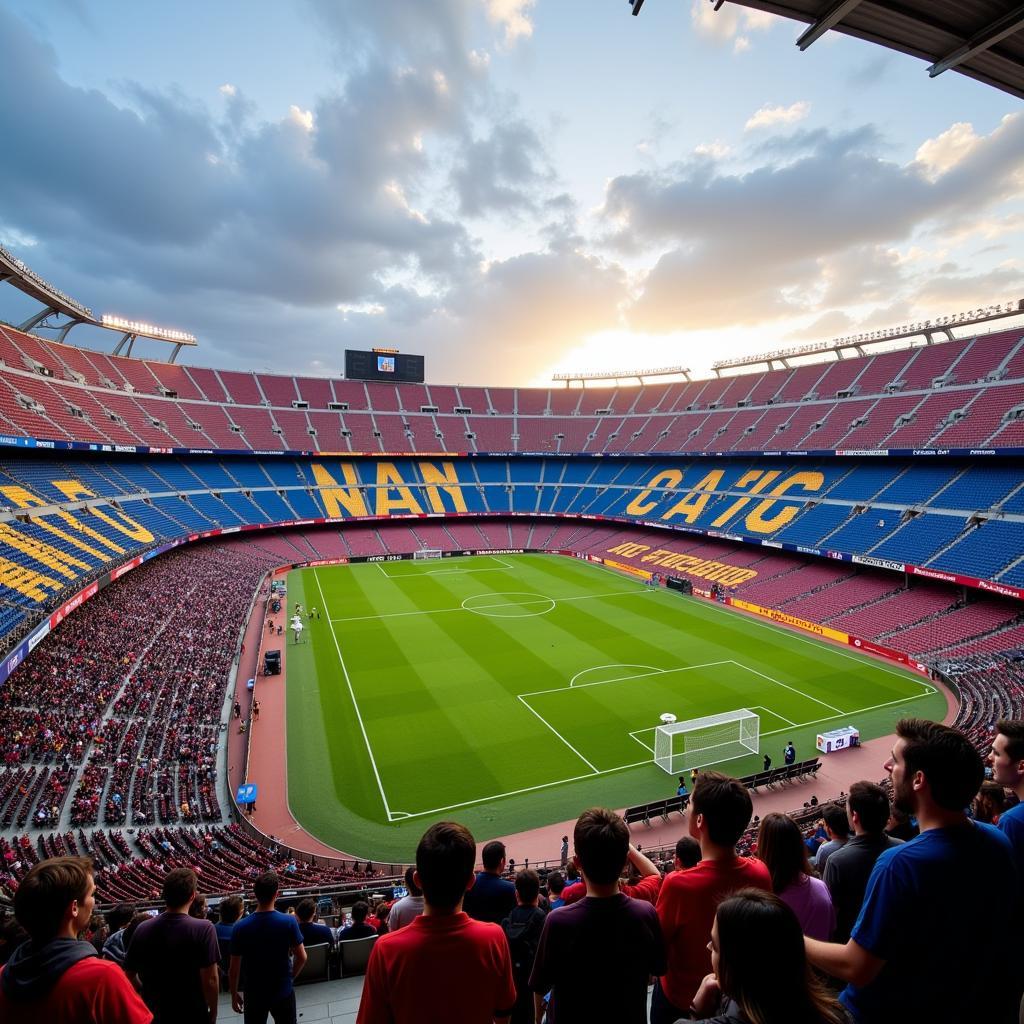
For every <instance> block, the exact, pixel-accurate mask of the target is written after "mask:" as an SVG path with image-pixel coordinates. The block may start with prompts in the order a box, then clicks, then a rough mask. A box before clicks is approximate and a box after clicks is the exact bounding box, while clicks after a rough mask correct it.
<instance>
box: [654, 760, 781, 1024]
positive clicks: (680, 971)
mask: <svg viewBox="0 0 1024 1024" xmlns="http://www.w3.org/2000/svg"><path fill="white" fill-rule="evenodd" d="M753 812H754V806H753V804H752V802H751V800H750V794H749V793H748V792H747V787H746V786H744V785H743V783H742V782H739V781H738V780H737V779H731V778H729V777H728V776H727V775H723V774H722V773H721V772H714V771H704V772H701V773H700V775H699V777H698V781H697V786H696V788H695V789H694V791H693V797H692V799H691V802H690V810H689V815H688V818H689V830H690V835H691V836H693V838H694V839H696V840H697V841H698V842H699V843H700V849H701V860H700V862H699V863H698V864H697V865H696V866H695V867H692V868H689V869H687V870H685V871H673V872H672V873H671V874H669V875H668V876H667V877H666V878H665V881H664V882H663V883H662V886H661V892H660V893H659V894H658V904H657V907H658V919H659V920H660V921H661V930H662V933H663V934H664V936H665V945H666V946H667V948H668V971H667V972H666V973H665V975H664V976H663V977H661V978H659V979H658V981H657V983H656V984H655V986H654V995H653V996H652V998H651V1024H671V1022H673V1021H676V1020H679V1018H680V1017H686V1016H689V1015H690V1004H691V1003H692V1002H693V997H694V996H695V995H696V994H697V989H698V988H699V987H700V983H701V980H702V979H703V978H704V976H705V975H706V974H708V973H710V971H711V954H710V953H709V952H708V948H707V945H708V938H709V936H710V935H711V925H712V924H713V922H714V920H715V910H716V908H717V907H718V904H719V903H720V902H721V901H722V900H723V899H724V898H725V897H726V896H728V895H729V894H730V893H733V892H735V891H736V890H737V889H744V888H747V887H749V886H753V887H755V888H758V889H768V890H771V887H772V880H771V876H770V875H769V873H768V869H767V868H766V867H765V866H764V864H762V863H761V862H760V861H759V860H754V859H752V858H748V857H738V856H736V843H737V841H738V840H739V838H740V836H741V835H743V832H744V829H746V827H747V825H749V824H750V818H751V815H752V814H753Z"/></svg>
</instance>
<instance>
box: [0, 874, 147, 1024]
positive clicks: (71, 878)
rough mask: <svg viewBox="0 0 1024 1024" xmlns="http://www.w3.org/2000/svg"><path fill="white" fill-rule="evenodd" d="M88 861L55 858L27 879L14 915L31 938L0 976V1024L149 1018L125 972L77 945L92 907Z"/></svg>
mask: <svg viewBox="0 0 1024 1024" xmlns="http://www.w3.org/2000/svg"><path fill="white" fill-rule="evenodd" d="M92 870H93V869H92V861H90V860H89V859H88V858H86V857H54V858H52V859H51V860H44V861H41V862H40V863H39V864H37V865H36V866H35V867H34V868H32V870H31V871H30V872H29V873H28V874H27V875H26V876H25V880H24V881H23V882H22V883H21V885H20V886H19V887H18V891H17V893H16V894H15V897H14V914H15V917H17V919H18V923H19V924H20V925H21V926H22V928H24V929H25V931H27V932H28V934H29V936H30V938H29V941H28V942H23V943H22V944H21V945H20V946H18V948H17V949H15V951H14V952H13V953H12V954H11V959H10V960H9V961H8V963H7V965H6V966H5V967H4V968H3V970H2V971H0V1020H3V1021H4V1024H39V1022H41V1021H60V1022H61V1024H149V1022H150V1021H152V1019H153V1014H151V1013H150V1012H149V1010H148V1009H147V1007H146V1004H145V1003H144V1002H143V1001H142V999H141V998H140V997H139V995H138V993H137V992H136V991H135V989H133V988H132V986H131V984H130V983H129V981H128V979H127V977H126V976H125V973H124V971H122V970H121V968H120V967H119V966H118V965H117V964H116V963H114V962H113V961H110V960H100V959H98V954H97V952H96V948H95V947H94V946H93V945H92V944H91V943H89V942H80V941H79V940H78V933H79V932H80V931H82V930H83V929H84V928H85V926H86V925H87V924H88V923H89V919H90V918H91V917H92V911H93V907H94V906H95V904H96V900H95V892H96V885H95V883H94V882H93V877H92Z"/></svg>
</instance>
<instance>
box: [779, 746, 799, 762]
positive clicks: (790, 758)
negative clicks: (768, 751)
mask: <svg viewBox="0 0 1024 1024" xmlns="http://www.w3.org/2000/svg"><path fill="white" fill-rule="evenodd" d="M782 760H783V762H784V763H785V764H795V763H796V747H794V746H793V741H792V740H790V741H789V742H788V743H787V744H786V749H785V750H783V752H782Z"/></svg>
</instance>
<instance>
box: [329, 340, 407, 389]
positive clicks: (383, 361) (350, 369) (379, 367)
mask: <svg viewBox="0 0 1024 1024" xmlns="http://www.w3.org/2000/svg"><path fill="white" fill-rule="evenodd" d="M345 377H346V378H347V379H348V380H387V381H402V382H404V383H407V384H422V383H423V356H413V355H403V354H402V353H401V352H399V351H397V350H396V349H393V348H375V349H371V350H370V351H369V352H367V351H364V350H361V349H352V348H347V349H345Z"/></svg>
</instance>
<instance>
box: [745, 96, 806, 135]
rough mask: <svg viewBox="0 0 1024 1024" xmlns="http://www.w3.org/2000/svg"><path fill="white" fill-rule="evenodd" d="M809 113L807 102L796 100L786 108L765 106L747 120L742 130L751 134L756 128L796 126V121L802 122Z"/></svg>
mask: <svg viewBox="0 0 1024 1024" xmlns="http://www.w3.org/2000/svg"><path fill="white" fill-rule="evenodd" d="M810 112H811V105H810V103H808V102H807V100H798V101H797V102H796V103H791V104H790V105H789V106H788V107H780V106H771V105H765V106H763V107H761V108H759V109H758V110H757V111H756V112H755V113H754V114H753V115H752V116H751V117H749V118H748V119H747V123H746V124H745V125H744V126H743V130H744V131H746V132H751V131H755V130H756V129H758V128H773V127H775V125H780V124H796V123H797V122H798V121H803V120H804V119H805V118H806V117H807V115H808V114H809V113H810Z"/></svg>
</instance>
